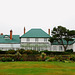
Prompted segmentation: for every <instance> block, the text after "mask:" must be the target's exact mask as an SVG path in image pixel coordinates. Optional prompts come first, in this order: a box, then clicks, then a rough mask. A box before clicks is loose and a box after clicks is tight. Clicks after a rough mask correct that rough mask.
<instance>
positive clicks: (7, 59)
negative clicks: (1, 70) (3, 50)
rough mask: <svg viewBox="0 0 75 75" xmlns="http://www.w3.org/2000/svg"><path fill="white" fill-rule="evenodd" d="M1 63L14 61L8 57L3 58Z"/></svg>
mask: <svg viewBox="0 0 75 75" xmlns="http://www.w3.org/2000/svg"><path fill="white" fill-rule="evenodd" d="M1 61H2V62H5V61H12V58H11V57H7V58H6V57H2V58H1Z"/></svg>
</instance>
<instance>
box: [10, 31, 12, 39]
mask: <svg viewBox="0 0 75 75" xmlns="http://www.w3.org/2000/svg"><path fill="white" fill-rule="evenodd" d="M10 40H12V30H10Z"/></svg>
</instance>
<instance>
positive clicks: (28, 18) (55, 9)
mask: <svg viewBox="0 0 75 75" xmlns="http://www.w3.org/2000/svg"><path fill="white" fill-rule="evenodd" d="M58 25H62V26H65V27H66V28H68V29H71V30H72V29H73V30H74V29H75V0H0V33H3V34H10V30H11V29H12V30H13V34H18V35H22V34H23V28H24V26H25V28H26V31H28V30H30V29H31V28H41V29H43V30H44V31H45V32H48V28H50V29H51V30H52V29H53V27H55V26H58Z"/></svg>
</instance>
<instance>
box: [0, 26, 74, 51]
mask: <svg viewBox="0 0 75 75" xmlns="http://www.w3.org/2000/svg"><path fill="white" fill-rule="evenodd" d="M50 37H51V36H50V29H48V34H47V33H46V32H45V31H43V30H42V29H37V28H36V29H31V30H29V31H28V32H25V27H24V34H23V35H22V36H21V37H20V36H19V35H12V30H10V35H3V34H2V33H1V35H0V50H9V49H15V50H16V49H20V48H23V49H25V50H38V51H41V50H48V51H60V52H61V51H64V48H63V46H62V44H59V43H58V42H53V43H50V42H49V38H50ZM66 44H67V43H66V41H64V45H66ZM67 49H73V52H75V40H74V41H70V42H69V46H68V48H67Z"/></svg>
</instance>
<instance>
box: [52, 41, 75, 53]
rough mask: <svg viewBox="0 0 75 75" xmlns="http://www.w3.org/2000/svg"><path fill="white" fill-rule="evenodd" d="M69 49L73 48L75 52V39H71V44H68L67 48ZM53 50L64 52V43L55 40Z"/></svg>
mask: <svg viewBox="0 0 75 75" xmlns="http://www.w3.org/2000/svg"><path fill="white" fill-rule="evenodd" d="M63 42H64V45H67V43H66V41H64V40H63ZM68 49H73V52H75V40H74V41H69V44H68V47H67V50H68ZM51 51H60V52H63V51H64V47H63V45H62V44H61V43H60V44H59V43H58V42H56V41H55V42H53V43H51Z"/></svg>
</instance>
